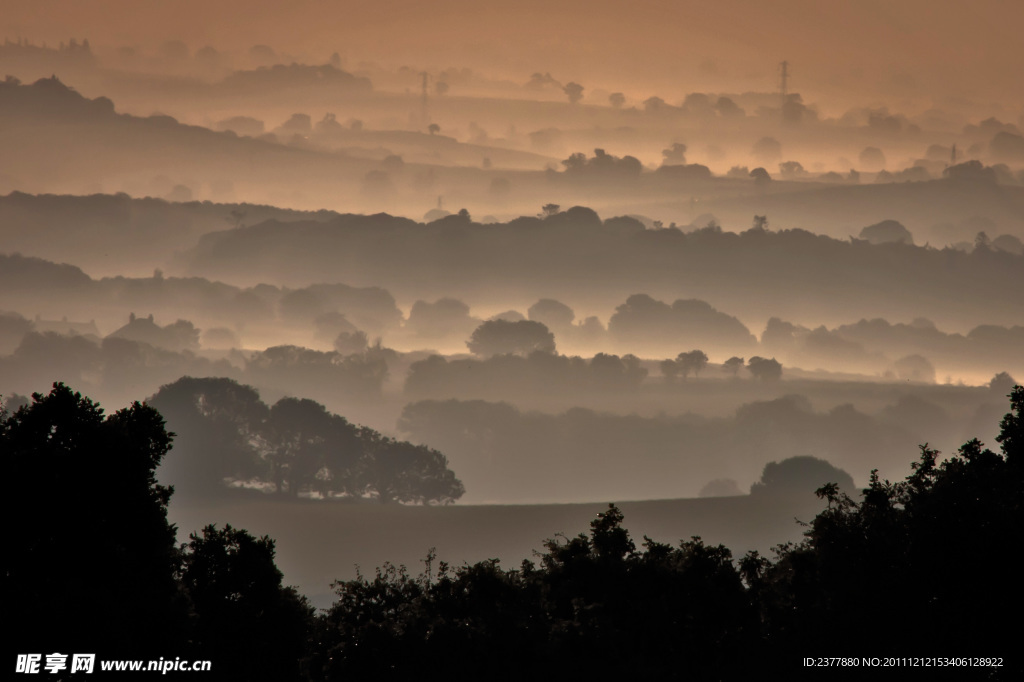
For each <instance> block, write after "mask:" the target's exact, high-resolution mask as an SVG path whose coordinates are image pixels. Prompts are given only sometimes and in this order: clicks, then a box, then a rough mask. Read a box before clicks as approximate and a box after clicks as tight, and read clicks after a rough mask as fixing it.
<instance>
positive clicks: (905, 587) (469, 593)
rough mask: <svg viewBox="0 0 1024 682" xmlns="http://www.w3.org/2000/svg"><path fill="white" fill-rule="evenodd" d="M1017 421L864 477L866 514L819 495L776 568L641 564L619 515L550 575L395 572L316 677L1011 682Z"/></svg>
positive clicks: (350, 614)
mask: <svg viewBox="0 0 1024 682" xmlns="http://www.w3.org/2000/svg"><path fill="white" fill-rule="evenodd" d="M1011 408H1012V409H1011V412H1010V413H1009V414H1007V415H1006V417H1005V418H1004V419H1003V421H1002V424H1001V427H1002V433H1001V435H1000V436H999V437H998V438H997V440H998V441H999V443H1000V444H1001V450H1002V452H1001V453H995V452H992V451H990V450H986V449H983V447H982V445H981V443H979V442H978V441H977V440H972V441H970V442H968V443H967V444H965V445H964V446H963V447H962V448H961V449H960V451H959V453H958V455H957V456H956V457H953V458H951V459H949V460H946V461H943V462H942V463H941V464H940V463H938V462H937V454H938V453H936V452H935V451H934V450H931V449H929V448H928V447H927V445H925V446H922V448H921V458H920V460H919V461H918V462H916V463H915V464H914V465H913V473H912V474H911V475H910V476H908V477H907V478H906V480H905V481H901V482H898V483H889V482H888V481H881V480H879V478H878V476H877V474H872V479H871V484H870V485H869V487H868V488H867V489H865V490H864V491H863V497H862V500H861V501H860V502H856V501H854V500H853V499H851V498H850V497H848V496H847V495H846V494H845V493H843V492H841V490H840V488H839V485H838V484H837V483H836V482H835V481H833V482H825V483H824V485H822V486H821V487H820V488H819V489H818V491H817V493H818V495H819V496H820V497H822V498H824V499H827V500H828V503H829V506H828V508H827V509H826V510H825V511H823V512H822V513H821V514H819V515H818V516H817V518H815V520H814V521H813V523H812V524H810V526H809V529H808V531H807V533H806V535H807V538H806V540H804V541H803V542H801V543H800V544H798V545H785V546H780V547H778V548H777V550H776V552H777V557H776V559H775V560H774V561H771V560H768V559H766V558H764V557H761V556H759V555H758V554H757V553H756V552H751V553H749V554H747V555H746V556H745V557H743V558H742V559H740V560H739V561H738V562H734V561H733V558H732V555H731V554H730V552H729V550H727V549H726V548H725V547H722V546H718V547H713V546H709V545H706V544H704V543H703V542H702V541H701V540H700V538H693V539H692V540H690V541H684V542H682V543H680V545H679V546H678V547H677V548H674V547H672V546H669V545H664V544H661V543H658V542H655V541H653V540H651V539H650V538H645V543H644V548H643V550H639V551H638V550H637V548H636V546H635V544H634V543H633V541H632V540H631V539H630V537H629V534H628V532H627V531H626V530H625V528H623V526H622V522H623V517H622V514H621V513H620V512H619V510H618V509H617V508H616V507H615V506H614V505H610V506H609V508H608V510H607V511H606V512H604V513H602V514H599V515H598V516H597V518H596V519H595V520H594V521H593V522H592V523H591V533H590V535H589V537H588V536H587V535H582V534H581V535H578V536H576V537H573V538H568V537H564V536H560V537H558V538H556V539H553V540H548V541H547V542H546V543H545V548H546V552H544V553H543V554H540V555H539V558H540V565H539V566H537V565H535V564H534V563H532V562H529V561H526V562H523V564H522V566H521V567H520V568H518V569H513V570H505V569H502V568H500V567H499V565H498V561H497V560H490V561H485V562H481V563H478V564H475V565H472V566H470V565H465V566H462V567H460V568H457V569H454V570H452V569H451V568H450V567H449V566H447V565H445V564H444V563H442V564H441V565H440V570H439V571H438V573H437V574H436V575H435V574H434V573H433V571H432V568H433V564H432V562H433V558H434V557H433V553H431V554H430V555H429V556H428V559H427V562H426V571H425V572H424V573H423V574H422V575H420V576H419V577H418V578H413V577H411V576H410V575H409V574H408V572H407V571H406V569H405V568H404V567H400V568H396V567H394V566H390V565H388V566H385V567H384V568H383V569H379V570H378V571H377V574H376V576H375V577H374V578H373V579H367V578H364V577H359V578H357V579H356V580H352V581H348V582H343V583H338V584H336V590H337V594H338V601H337V602H336V603H335V604H334V606H333V607H332V608H331V609H330V611H329V612H327V613H326V614H325V616H324V617H323V618H322V619H321V623H320V627H321V631H320V633H319V639H318V643H317V645H318V648H317V650H316V652H315V654H314V655H313V656H312V657H311V659H310V661H309V662H310V666H311V667H310V673H311V675H312V677H313V678H315V679H328V680H340V679H351V678H353V677H364V676H372V677H374V678H375V679H408V678H410V677H413V676H415V675H417V674H420V673H421V672H422V671H423V670H431V671H437V672H438V673H439V674H442V675H444V676H445V677H450V678H455V679H471V678H477V677H480V676H483V675H486V676H487V677H489V678H497V679H519V678H521V677H523V676H528V675H542V676H544V677H556V676H558V677H561V676H566V675H571V676H572V677H573V678H585V677H586V678H594V679H610V678H613V677H618V676H625V675H628V676H630V677H644V676H647V675H659V676H662V677H665V678H675V677H677V676H678V675H679V672H680V670H679V662H680V660H685V661H686V676H687V678H688V679H689V678H692V679H737V678H739V676H741V675H743V676H746V675H748V674H750V673H754V672H756V671H758V670H761V671H763V670H764V669H765V666H769V667H770V669H771V670H773V671H776V670H777V671H785V672H784V673H783V674H785V675H786V676H791V675H792V674H795V673H796V672H797V671H799V669H800V667H801V665H802V657H805V656H819V655H829V656H847V657H858V660H860V659H859V657H861V656H865V655H867V656H899V657H914V656H920V657H931V656H950V657H952V656H983V657H1002V661H1003V666H1004V667H1002V668H988V669H972V670H970V673H974V674H975V677H977V678H985V679H1016V678H1017V677H1018V676H1019V675H1020V674H1021V673H1022V672H1024V666H1022V664H1021V661H1020V659H1019V658H1018V657H1016V656H1015V652H1016V650H1017V648H1018V642H1017V638H1018V633H1017V629H1016V628H1015V627H1014V626H1013V623H1014V622H1015V618H1016V614H1018V613H1019V612H1020V609H1021V607H1022V606H1024V603H1022V602H1024V598H1022V596H1021V593H1020V590H1018V589H1016V583H1017V576H1016V564H1015V562H1013V561H1008V560H1006V555H1007V553H1008V552H1010V551H1011V550H1010V548H1011V547H1012V545H1013V544H1014V543H1015V542H1016V541H1017V539H1018V538H1019V537H1020V536H1021V531H1022V529H1024V506H1022V498H1024V496H1022V483H1024V466H1022V463H1024V449H1022V445H1024V417H1022V413H1024V388H1022V387H1020V386H1017V387H1015V388H1014V389H1013V391H1012V393H1011ZM822 473H823V474H824V473H828V472H826V471H824V470H823V471H822ZM832 473H840V472H832ZM766 476H767V470H766ZM954 652H962V653H954ZM837 672H838V673H840V676H841V677H842V676H843V674H848V673H849V672H850V670H841V671H837ZM856 672H857V673H858V679H863V674H864V673H865V671H864V670H857V671H856ZM957 672H958V673H964V672H966V669H964V668H960V669H958V670H957Z"/></svg>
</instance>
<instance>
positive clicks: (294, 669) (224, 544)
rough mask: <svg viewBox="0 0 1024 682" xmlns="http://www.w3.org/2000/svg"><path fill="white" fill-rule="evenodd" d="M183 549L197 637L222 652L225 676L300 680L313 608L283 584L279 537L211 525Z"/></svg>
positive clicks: (214, 653)
mask: <svg viewBox="0 0 1024 682" xmlns="http://www.w3.org/2000/svg"><path fill="white" fill-rule="evenodd" d="M181 551H182V560H181V569H180V576H181V584H182V587H183V588H184V589H185V590H186V592H187V593H188V595H189V597H190V598H191V602H192V607H193V611H194V613H195V615H196V625H195V631H194V633H193V640H194V643H195V645H196V646H197V648H198V650H199V651H201V652H206V655H208V656H209V657H210V658H214V659H216V661H217V668H218V670H217V672H218V674H219V675H221V677H220V678H219V679H225V677H224V676H225V675H226V676H229V677H230V678H231V679H239V680H255V679H264V680H296V679H299V661H300V659H301V658H302V656H303V654H304V653H305V647H306V639H307V637H308V635H309V628H310V626H311V624H312V618H313V609H312V607H310V606H309V604H308V603H307V602H306V598H305V597H302V596H300V595H299V594H298V593H297V592H296V591H295V588H292V587H284V586H283V585H282V584H281V580H282V574H281V571H280V570H278V568H277V566H276V565H275V564H274V541H273V540H271V539H270V538H269V537H267V536H263V537H261V538H255V537H253V536H252V535H250V534H249V533H247V532H246V531H244V530H237V529H235V528H232V527H231V526H230V525H227V526H224V529H223V530H218V529H217V527H216V526H213V525H210V526H207V527H205V528H203V531H202V533H201V534H198V533H192V534H191V535H190V536H189V542H188V543H187V544H184V545H182V546H181Z"/></svg>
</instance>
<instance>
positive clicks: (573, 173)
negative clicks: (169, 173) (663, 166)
mask: <svg viewBox="0 0 1024 682" xmlns="http://www.w3.org/2000/svg"><path fill="white" fill-rule="evenodd" d="M562 165H563V166H565V174H566V176H569V177H617V178H622V177H637V176H639V175H640V172H641V171H642V170H643V164H641V163H640V161H639V159H637V158H636V157H634V156H623V157H622V158H619V157H617V156H612V155H611V154H609V153H607V152H606V151H605V150H603V149H595V150H594V155H593V156H592V157H590V158H587V155H586V154H584V153H583V152H577V153H575V154H571V155H570V156H569V158H568V159H565V160H564V161H562Z"/></svg>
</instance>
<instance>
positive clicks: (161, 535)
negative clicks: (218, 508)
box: [0, 384, 187, 656]
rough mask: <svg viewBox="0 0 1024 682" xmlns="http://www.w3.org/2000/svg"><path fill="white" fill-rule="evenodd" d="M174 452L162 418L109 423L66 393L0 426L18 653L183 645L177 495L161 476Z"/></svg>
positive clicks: (157, 649)
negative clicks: (172, 505)
mask: <svg viewBox="0 0 1024 682" xmlns="http://www.w3.org/2000/svg"><path fill="white" fill-rule="evenodd" d="M0 416H2V415H0ZM170 443H171V434H169V433H167V432H166V431H165V430H164V422H163V418H162V417H161V416H160V414H159V413H157V412H156V410H154V409H152V408H150V407H147V406H145V405H142V404H140V403H134V404H133V405H132V406H131V407H129V408H126V409H123V410H120V411H118V412H116V413H115V414H113V415H109V416H104V414H103V410H102V409H101V408H100V407H99V406H98V405H97V404H95V403H93V402H92V401H91V400H89V399H88V398H85V397H83V396H82V395H81V394H79V393H75V392H73V391H72V390H71V389H70V388H68V387H67V386H65V385H64V384H54V387H53V390H52V391H51V392H50V393H49V394H48V395H42V394H38V393H37V394H34V395H33V403H32V405H30V406H28V407H23V408H22V409H19V410H18V411H17V412H16V413H14V414H12V415H9V416H5V417H4V418H3V420H2V421H0V453H2V458H3V460H2V461H3V470H4V476H3V477H4V480H5V481H7V482H8V492H7V495H6V499H7V521H6V523H5V525H6V529H7V532H6V535H7V538H6V541H7V547H6V551H5V552H4V555H5V559H4V579H3V580H4V614H5V615H4V617H5V620H6V621H8V622H11V623H17V627H15V628H14V629H13V630H12V631H11V632H10V633H9V635H8V638H7V644H8V645H10V646H11V647H12V649H14V650H17V651H20V652H22V653H24V652H31V651H44V650H45V651H47V652H51V651H65V652H66V651H69V650H73V651H102V652H104V654H106V655H114V654H116V653H118V652H122V653H128V654H131V655H138V656H141V655H143V654H146V653H150V654H155V655H157V656H159V655H163V654H164V653H166V651H167V650H168V649H167V648H168V647H173V646H175V645H177V646H180V645H181V644H182V643H183V642H184V639H185V634H186V617H187V602H186V601H185V599H184V597H183V595H182V594H181V593H180V590H179V588H178V586H177V584H176V583H175V581H174V577H173V572H174V568H175V565H176V562H177V552H176V547H175V543H174V535H175V531H174V527H173V526H171V525H170V524H168V522H167V503H168V500H169V499H170V496H171V492H172V491H171V489H169V488H166V487H163V486H160V485H157V483H156V479H155V474H154V472H155V470H156V467H157V465H158V464H159V463H160V461H161V460H162V459H163V457H164V455H166V454H167V451H168V450H169V449H170Z"/></svg>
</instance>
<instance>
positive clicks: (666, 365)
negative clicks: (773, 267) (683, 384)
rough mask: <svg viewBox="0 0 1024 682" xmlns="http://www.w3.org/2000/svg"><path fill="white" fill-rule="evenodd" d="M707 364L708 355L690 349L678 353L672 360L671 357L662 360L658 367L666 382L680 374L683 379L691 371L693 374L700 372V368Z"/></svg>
mask: <svg viewBox="0 0 1024 682" xmlns="http://www.w3.org/2000/svg"><path fill="white" fill-rule="evenodd" d="M707 366H708V356H707V354H706V353H705V352H704V351H702V350H691V351H687V352H683V353H680V354H679V355H677V356H676V358H675V359H674V360H673V359H671V358H669V359H667V360H662V361H661V363H660V364H659V365H658V367H659V368H660V369H661V373H662V374H663V375H664V376H665V380H666V381H668V382H670V383H671V382H672V381H675V378H676V377H677V376H678V375H680V374H682V375H683V381H686V378H687V377H688V376H689V375H690V373H691V372H692V373H693V376H695V377H696V376H697V375H699V374H700V372H701V370H702V369H704V368H705V367H707Z"/></svg>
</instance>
